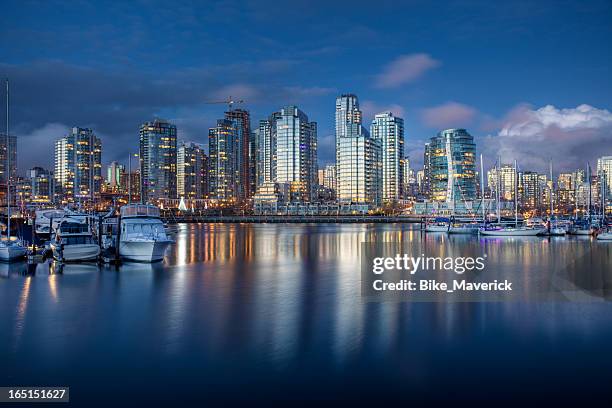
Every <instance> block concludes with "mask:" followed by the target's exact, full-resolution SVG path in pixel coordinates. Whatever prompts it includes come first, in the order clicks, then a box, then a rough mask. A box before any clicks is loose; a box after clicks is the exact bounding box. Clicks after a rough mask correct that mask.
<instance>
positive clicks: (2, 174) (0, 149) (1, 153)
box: [0, 133, 17, 184]
mask: <svg viewBox="0 0 612 408" xmlns="http://www.w3.org/2000/svg"><path fill="white" fill-rule="evenodd" d="M6 142H7V137H6V133H0V183H2V184H6V164H7V160H6V159H7V157H6V152H7V149H6ZM8 142H9V148H10V155H11V157H10V161H11V172H10V177H11V180H14V179H15V178H16V177H17V137H16V136H14V135H11V136H10V137H9V138H8Z"/></svg>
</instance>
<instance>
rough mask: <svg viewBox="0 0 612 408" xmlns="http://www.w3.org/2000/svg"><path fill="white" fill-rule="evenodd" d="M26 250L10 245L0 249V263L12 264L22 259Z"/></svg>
mask: <svg viewBox="0 0 612 408" xmlns="http://www.w3.org/2000/svg"><path fill="white" fill-rule="evenodd" d="M27 253H28V250H27V249H26V248H24V247H22V246H18V245H10V246H2V247H0V261H2V262H13V261H18V260H20V259H23V258H24V257H25V256H26V254H27Z"/></svg>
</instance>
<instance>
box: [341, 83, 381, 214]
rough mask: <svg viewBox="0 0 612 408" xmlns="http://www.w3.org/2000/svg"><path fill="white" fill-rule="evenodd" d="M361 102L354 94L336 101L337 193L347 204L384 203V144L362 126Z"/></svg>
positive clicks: (375, 204) (371, 204) (374, 204)
mask: <svg viewBox="0 0 612 408" xmlns="http://www.w3.org/2000/svg"><path fill="white" fill-rule="evenodd" d="M361 121H362V114H361V111H360V110H359V101H358V99H357V96H355V95H353V94H345V95H341V96H340V97H338V98H337V99H336V177H337V181H336V183H337V189H336V194H337V198H338V201H339V202H340V203H344V204H366V205H369V206H373V207H377V206H380V204H381V195H382V194H381V193H382V186H381V180H382V167H381V146H380V141H379V140H375V139H372V138H371V137H370V135H369V133H368V131H367V130H365V129H364V127H363V126H362V124H361Z"/></svg>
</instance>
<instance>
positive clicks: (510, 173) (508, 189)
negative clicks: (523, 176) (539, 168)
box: [487, 164, 516, 201]
mask: <svg viewBox="0 0 612 408" xmlns="http://www.w3.org/2000/svg"><path fill="white" fill-rule="evenodd" d="M515 178H516V175H515V174H514V165H512V164H502V165H501V166H500V167H498V168H492V169H491V170H489V171H488V173H487V184H488V186H489V190H490V191H492V192H494V194H497V193H496V192H497V186H498V185H499V199H500V200H502V201H512V200H514V183H515Z"/></svg>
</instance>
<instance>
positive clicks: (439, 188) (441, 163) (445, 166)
mask: <svg viewBox="0 0 612 408" xmlns="http://www.w3.org/2000/svg"><path fill="white" fill-rule="evenodd" d="M429 149H430V153H431V158H430V161H431V198H432V199H433V200H435V201H445V202H455V201H457V202H464V201H473V200H475V199H476V163H475V155H476V145H475V144H474V138H473V137H472V135H470V134H469V133H468V132H467V131H466V130H465V129H447V130H443V131H441V132H440V133H438V135H437V136H434V137H432V138H431V141H430V147H429Z"/></svg>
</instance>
